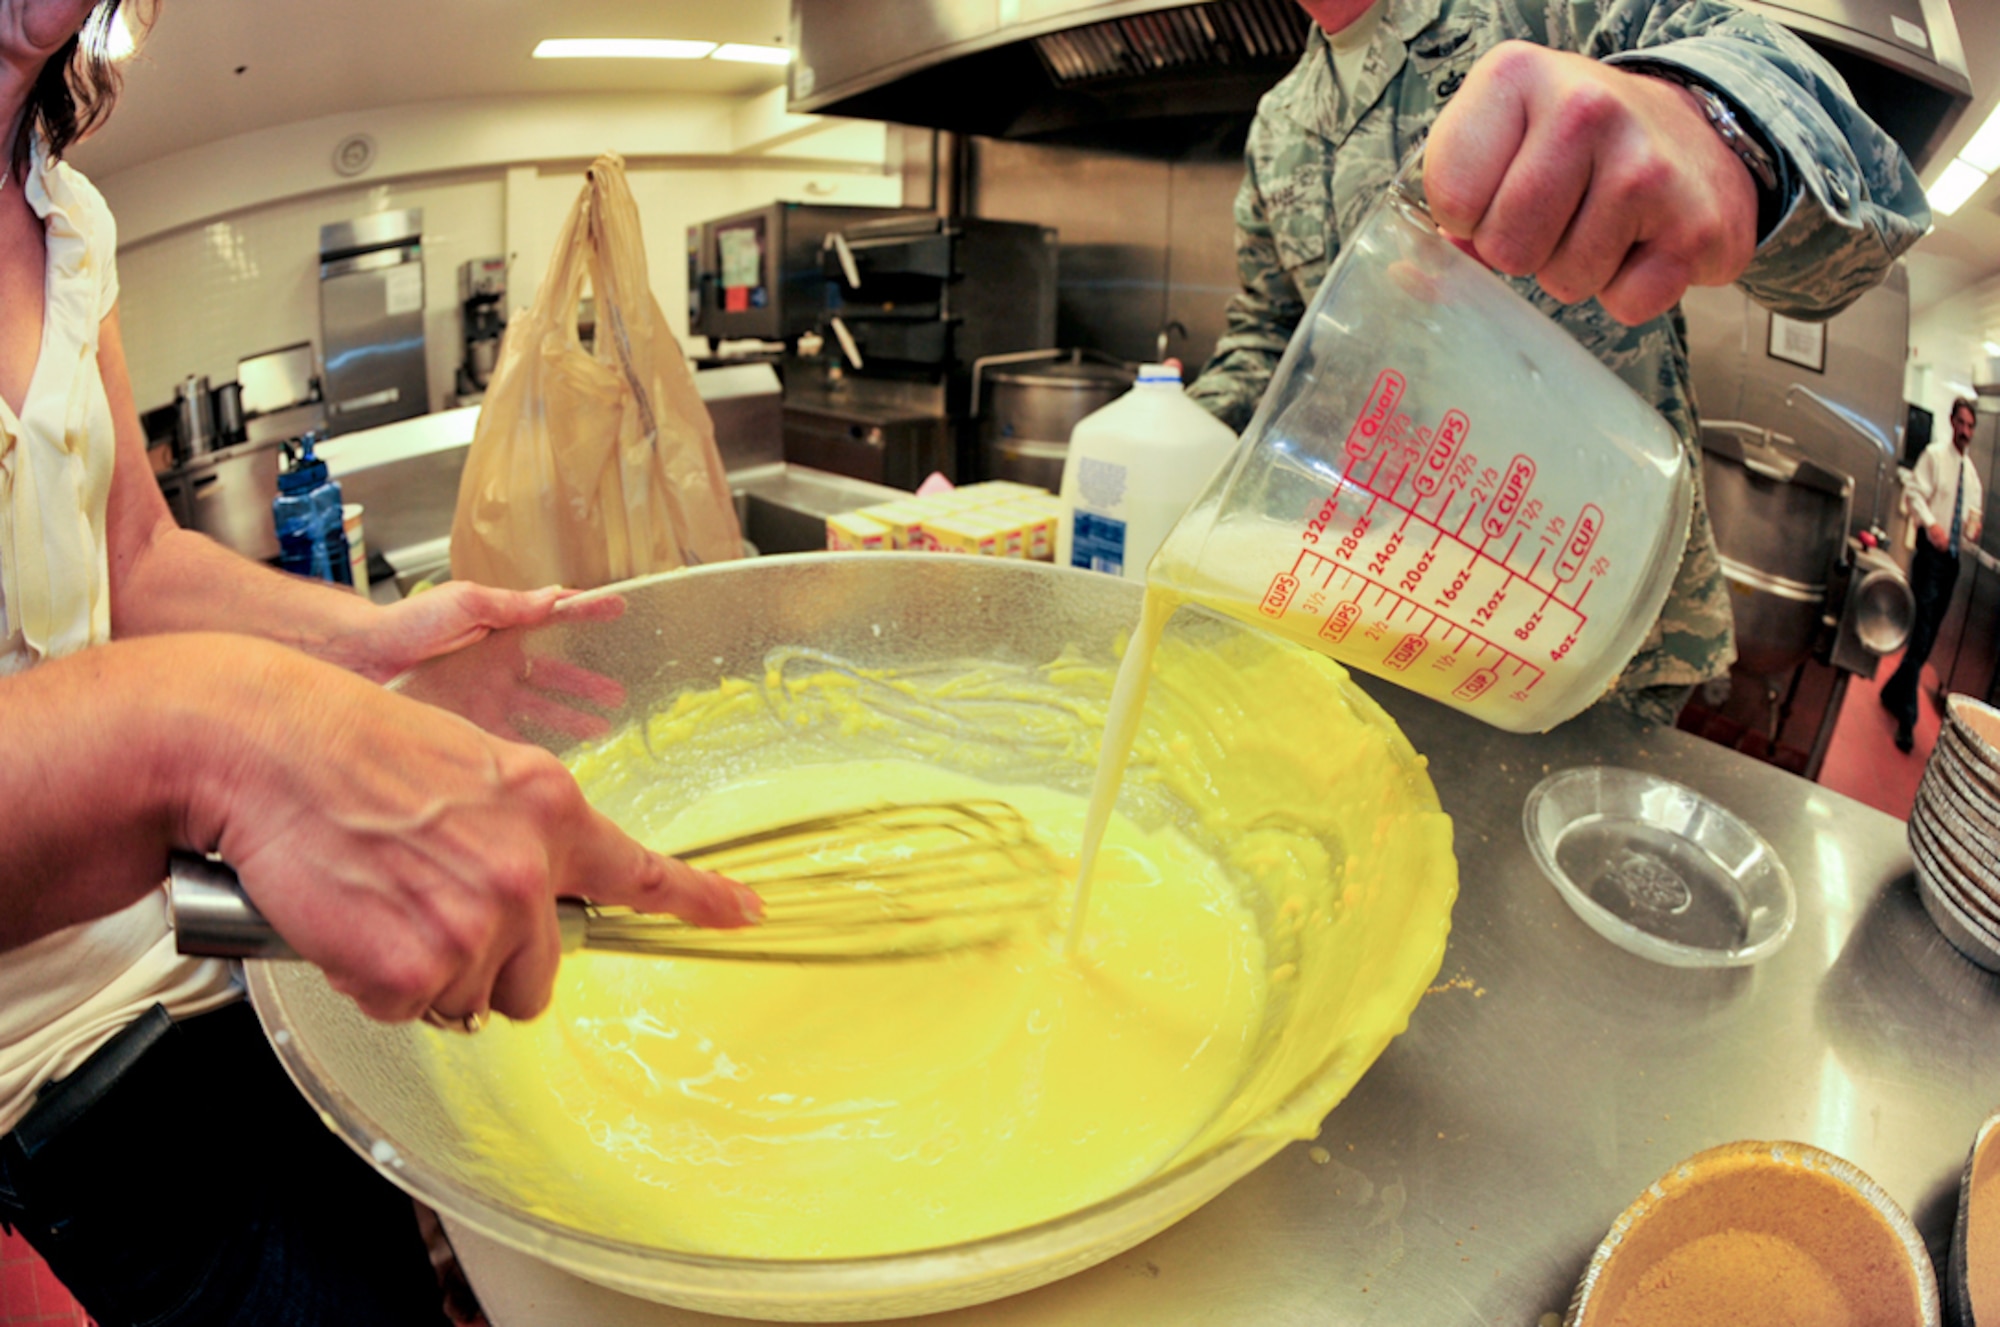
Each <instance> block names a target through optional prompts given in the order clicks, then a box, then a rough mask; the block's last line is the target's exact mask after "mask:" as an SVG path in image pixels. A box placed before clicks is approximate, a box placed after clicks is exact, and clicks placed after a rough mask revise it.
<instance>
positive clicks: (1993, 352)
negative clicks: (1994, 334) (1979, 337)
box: [1985, 341, 2000, 359]
mask: <svg viewBox="0 0 2000 1327" xmlns="http://www.w3.org/2000/svg"><path fill="white" fill-rule="evenodd" d="M1985 348H1986V358H1988V359H2000V341H1988V342H1987V343H1986V347H1985Z"/></svg>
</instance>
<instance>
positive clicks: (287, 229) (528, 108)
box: [97, 97, 902, 409]
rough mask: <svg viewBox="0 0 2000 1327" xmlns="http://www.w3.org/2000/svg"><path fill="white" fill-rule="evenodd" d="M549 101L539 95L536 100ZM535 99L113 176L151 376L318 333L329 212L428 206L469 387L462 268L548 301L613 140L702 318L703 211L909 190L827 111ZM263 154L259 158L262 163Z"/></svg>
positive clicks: (682, 314) (890, 200)
mask: <svg viewBox="0 0 2000 1327" xmlns="http://www.w3.org/2000/svg"><path fill="white" fill-rule="evenodd" d="M538 100H539V102H540V103H541V104H537V102H538ZM658 100H659V102H660V103H661V104H660V105H658V106H656V107H652V108H651V110H652V113H650V114H649V113H648V112H649V107H648V105H647V103H646V102H645V101H643V100H635V99H633V98H629V97H626V98H615V99H613V98H604V99H592V98H578V97H569V98H547V99H534V98H521V99H514V100H513V101H510V102H508V103H507V104H505V105H494V104H482V103H476V102H467V103H450V104H442V105H440V104H428V105H423V106H417V107H409V108H402V109H400V110H398V109H397V108H390V109H388V110H383V111H376V112H370V113H368V114H367V115H364V116H349V117H332V118H331V119H329V120H328V121H324V122H313V123H311V124H308V125H302V126H282V127H278V128H275V129H272V130H266V131H261V132H260V133H257V134H250V135H244V136H243V137H242V138H240V139H235V140H230V141H228V142H225V143H221V144H213V145H210V146H208V147H205V148H201V149H197V150H195V151H194V152H192V153H182V154H179V158H181V159H179V160H173V159H170V160H168V161H165V162H155V163H148V164H147V165H146V166H142V167H137V168H134V169H133V170H131V171H127V172H122V173H120V174H116V175H111V176H107V177H105V178H103V179H100V180H98V181H97V183H98V185H99V187H100V188H101V189H103V191H104V193H105V196H106V198H107V199H108V200H109V201H110V203H111V206H112V209H113V211H114V212H115V213H117V215H118V217H119V222H120V236H121V243H120V248H119V254H118V264H119V280H120V286H121V291H122V296H121V301H120V307H121V321H122V326H123V329H124V334H125V343H126V352H127V357H128V359H129V361H130V364H131V371H132V383H133V390H134V392H135V394H136V396H137V399H138V402H139V405H140V407H141V408H142V409H144V408H148V407H151V406H155V405H161V404H165V403H166V402H167V401H169V400H171V399H172V395H173V387H174V384H175V383H176V382H178V381H179V380H180V379H181V378H182V377H184V376H186V375H187V374H190V373H198V374H204V375H206V376H207V377H208V378H209V379H210V380H211V382H223V381H228V380H230V379H233V378H234V377H235V376H236V362H237V360H238V359H240V358H242V357H244V356H246V355H252V354H255V353H257V352H259V351H263V350H269V349H273V348H276V347H278V346H282V345H287V344H290V343H293V342H297V341H312V342H314V343H315V344H317V343H318V341H319V272H318V260H317V255H318V241H319V227H320V226H322V225H324V224H327V223H329V222H335V221H342V220H346V219H348V218H351V217H354V216H357V215H360V214H363V213H368V212H376V211H384V210H390V209H396V208H407V207H421V208H422V209H423V210H424V268H425V291H424V303H425V309H426V319H425V337H426V346H427V358H428V361H429V370H430V372H429V387H430V396H431V403H432V405H433V407H434V408H435V407H437V406H440V405H442V404H444V402H445V398H446V397H447V396H448V395H449V394H450V393H451V391H452V390H453V371H454V370H455V368H456V367H457V363H458V358H459V353H460V342H459V316H458V267H459V264H460V263H462V262H464V261H465V260H467V259H470V258H479V257H485V256H489V255H492V254H501V253H504V254H506V255H508V257H509V259H510V263H511V266H510V273H509V277H510V280H509V298H508V303H509V305H510V306H520V305H524V304H526V303H527V302H528V301H529V300H530V299H532V297H533V294H534V290H535V288H536V286H537V285H539V283H540V280H541V277H542V274H543V272H544V271H545V270H546V268H547V266H548V262H549V259H550V256H551V253H552V250H553V248H554V244H555V240H556V237H557V235H558V233H559V232H560V230H561V227H562V224H563V221H564V218H565V217H566V216H567V215H568V212H569V209H570V206H571V205H572V204H573V202H574V201H575V199H576V196H577V193H578V190H579V189H580V188H581V187H582V182H583V169H584V166H585V165H586V164H587V162H588V160H589V159H590V157H591V156H593V155H594V154H595V153H596V152H598V151H600V150H617V151H620V152H621V153H623V154H624V155H625V156H626V158H627V171H628V175H629V178H630V180H631V184H632V189H633V193H634V195H635V196H636V197H637V199H638V203H639V210H640V216H641V218H642V220H643V223H644V226H645V234H646V247H647V253H648V257H649V261H650V274H651V278H652V286H653V291H654V294H655V295H656V296H657V298H658V299H659V301H660V304H661V307H662V308H663V309H664V310H665V311H666V314H667V318H668V321H669V322H670V323H671V324H672V326H673V327H674V330H675V332H676V333H677V334H679V335H682V336H685V335H686V325H687V312H686V310H687V301H686V286H687V272H686V263H685V259H684V256H683V254H684V247H685V233H686V228H687V227H688V225H690V224H691V223H694V222H699V221H702V220H705V219H707V218H709V217H713V216H717V215H720V214H724V213H727V212H730V211H734V210H738V209H741V208H747V207H752V206H756V205H758V204H760V203H764V202H769V201H771V200H772V199H774V198H800V199H811V200H814V201H838V202H850V203H867V204H879V205H885V206H892V205H897V204H899V203H900V202H901V191H902V182H901V179H900V177H899V176H898V175H895V174H892V173H890V171H889V168H888V167H886V166H885V165H884V164H883V163H884V155H885V153H884V133H883V129H882V126H880V125H874V124H863V123H856V122H850V121H837V120H815V119H813V118H812V117H806V116H794V115H788V114H785V113H784V112H783V111H782V104H781V103H773V102H772V101H771V100H770V99H769V98H759V99H756V100H755V101H752V102H745V101H740V100H732V99H724V98H690V97H678V98H672V99H658ZM351 132H366V133H368V134H369V135H370V137H371V138H373V139H374V140H375V141H376V143H377V144H378V155H377V160H376V165H375V167H374V168H372V169H371V171H370V172H369V174H368V175H367V176H364V177H363V179H361V180H359V181H356V182H352V183H348V182H343V181H341V180H340V179H339V177H338V176H336V175H335V174H334V173H333V171H332V169H331V167H330V161H329V149H330V147H331V145H332V144H333V143H336V142H338V141H340V139H341V137H343V136H345V134H347V133H351ZM260 163H262V164H261V167H260Z"/></svg>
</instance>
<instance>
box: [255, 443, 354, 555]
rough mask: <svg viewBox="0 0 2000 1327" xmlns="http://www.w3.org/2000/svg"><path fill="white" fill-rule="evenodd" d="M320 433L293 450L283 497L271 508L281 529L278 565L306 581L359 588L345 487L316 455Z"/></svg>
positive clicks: (281, 481)
mask: <svg viewBox="0 0 2000 1327" xmlns="http://www.w3.org/2000/svg"><path fill="white" fill-rule="evenodd" d="M318 442H319V435H318V434H317V433H308V434H306V435H305V437H303V438H301V439H299V450H298V451H297V452H293V451H292V450H291V448H290V447H289V446H287V447H286V449H285V450H286V454H287V455H288V456H290V457H291V459H292V468H291V469H289V470H287V471H285V472H284V473H283V474H281V475H279V476H278V496H277V499H276V500H275V501H274V502H272V503H271V520H272V523H273V524H274V525H276V526H277V528H278V565H279V566H281V567H283V568H284V569H285V570H286V571H289V572H293V573H295V574H296V575H300V576H311V577H314V578H315V579H318V580H323V581H334V582H337V583H338V584H341V585H347V586H352V585H353V584H354V569H353V567H352V566H351V565H350V564H349V562H348V556H347V531H346V529H345V528H344V527H343V526H342V525H341V519H340V485H339V484H337V483H335V482H334V480H333V478H332V477H331V476H330V475H328V474H327V471H326V462H325V461H322V460H320V459H319V458H318V457H317V456H314V455H313V447H314V446H315V445H316V444H317V443H318Z"/></svg>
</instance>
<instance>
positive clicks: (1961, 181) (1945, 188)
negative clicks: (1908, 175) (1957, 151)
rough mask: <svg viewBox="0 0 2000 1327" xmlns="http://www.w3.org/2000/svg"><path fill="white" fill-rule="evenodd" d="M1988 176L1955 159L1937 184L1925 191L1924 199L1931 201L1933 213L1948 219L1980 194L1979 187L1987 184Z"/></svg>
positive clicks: (1966, 162) (1968, 163) (1938, 179)
mask: <svg viewBox="0 0 2000 1327" xmlns="http://www.w3.org/2000/svg"><path fill="white" fill-rule="evenodd" d="M1986 175H1987V172H1985V171H1983V170H1981V169H1979V167H1977V166H1974V165H1973V164H1971V163H1970V162H1968V161H1965V160H1964V159H1962V158H1953V159H1952V162H1951V164H1950V165H1948V166H1946V167H1945V168H1944V174H1942V175H1940V176H1938V177H1937V183H1936V184H1933V185H1932V186H1931V187H1930V188H1928V189H1926V190H1924V197H1925V198H1926V199H1928V200H1929V201H1930V205H1931V211H1933V212H1935V213H1937V214H1938V215H1939V216H1941V217H1948V216H1950V215H1951V214H1952V213H1954V212H1956V211H1958V209H1959V208H1961V207H1963V206H1964V205H1965V202H1966V200H1967V199H1969V198H1971V197H1972V195H1974V194H1976V193H1978V192H1979V186H1980V185H1982V184H1984V183H1986Z"/></svg>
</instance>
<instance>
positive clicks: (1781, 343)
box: [1770, 313, 1826, 373]
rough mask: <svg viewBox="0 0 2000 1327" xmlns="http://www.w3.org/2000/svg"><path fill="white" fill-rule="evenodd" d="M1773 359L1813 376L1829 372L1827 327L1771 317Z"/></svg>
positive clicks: (1778, 315) (1780, 316) (1793, 319)
mask: <svg viewBox="0 0 2000 1327" xmlns="http://www.w3.org/2000/svg"><path fill="white" fill-rule="evenodd" d="M1770 350H1771V358H1772V359H1782V360H1784V361H1785V362H1786V363H1787V364H1796V365H1798V366H1799V367H1800V368H1802V369H1811V370H1812V371H1813V372H1814V373H1825V372H1826V324H1825V323H1809V322H1803V321H1801V320H1800V319H1797V318H1787V317H1786V316H1785V315H1784V314H1782V313H1774V314H1772V315H1771V346H1770Z"/></svg>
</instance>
